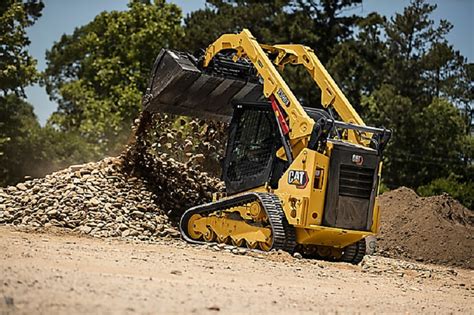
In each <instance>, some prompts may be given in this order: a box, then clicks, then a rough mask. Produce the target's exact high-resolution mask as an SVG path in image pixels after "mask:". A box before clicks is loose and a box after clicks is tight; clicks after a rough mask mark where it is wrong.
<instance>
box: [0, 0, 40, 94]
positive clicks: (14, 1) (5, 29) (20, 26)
mask: <svg viewBox="0 0 474 315" xmlns="http://www.w3.org/2000/svg"><path fill="white" fill-rule="evenodd" d="M43 6H44V5H43V3H42V2H41V1H38V0H28V1H20V0H5V1H2V2H1V4H0V90H1V91H2V93H3V96H5V95H7V94H8V93H15V94H16V95H18V96H22V97H24V96H25V92H24V88H25V87H26V86H28V85H29V84H32V83H35V82H36V81H37V79H38V73H37V71H36V60H35V59H33V57H31V56H30V54H29V53H28V51H27V50H26V47H27V46H28V45H29V44H30V41H29V39H28V37H27V36H26V30H25V29H26V28H27V27H29V26H31V25H33V24H34V22H35V21H36V20H37V19H38V18H39V17H40V16H41V10H42V9H43Z"/></svg>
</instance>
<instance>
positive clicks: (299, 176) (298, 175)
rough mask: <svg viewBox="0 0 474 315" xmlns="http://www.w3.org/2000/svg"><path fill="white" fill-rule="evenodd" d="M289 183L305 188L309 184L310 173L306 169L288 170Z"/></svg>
mask: <svg viewBox="0 0 474 315" xmlns="http://www.w3.org/2000/svg"><path fill="white" fill-rule="evenodd" d="M288 184H290V185H296V188H299V189H303V188H305V187H306V185H307V184H308V174H307V173H306V171H293V170H290V171H289V172H288Z"/></svg>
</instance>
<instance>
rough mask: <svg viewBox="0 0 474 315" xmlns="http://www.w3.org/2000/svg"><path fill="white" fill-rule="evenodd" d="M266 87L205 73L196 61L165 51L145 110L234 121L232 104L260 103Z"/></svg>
mask: <svg viewBox="0 0 474 315" xmlns="http://www.w3.org/2000/svg"><path fill="white" fill-rule="evenodd" d="M262 91H263V87H262V85H261V84H259V83H258V82H255V81H250V80H246V79H244V78H239V77H236V76H235V75H232V72H230V75H226V74H212V73H211V72H210V71H206V72H204V71H201V70H200V69H199V68H198V66H197V61H196V59H195V58H194V57H193V56H191V55H189V54H187V53H182V52H176V51H171V50H167V49H162V50H161V51H160V53H159V54H158V57H157V58H156V61H155V64H154V67H153V73H152V76H151V81H150V85H149V87H148V89H147V94H146V95H145V97H144V101H143V105H144V109H145V110H147V111H150V112H166V113H172V114H178V115H184V116H193V117H197V118H201V119H216V120H221V121H230V118H231V116H232V111H233V107H232V102H234V101H246V102H251V101H259V100H262V99H263V94H262Z"/></svg>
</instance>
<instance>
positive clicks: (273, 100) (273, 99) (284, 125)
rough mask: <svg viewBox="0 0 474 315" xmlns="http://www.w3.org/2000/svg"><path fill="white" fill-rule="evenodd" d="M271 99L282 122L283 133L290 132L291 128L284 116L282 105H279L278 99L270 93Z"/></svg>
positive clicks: (279, 120)
mask: <svg viewBox="0 0 474 315" xmlns="http://www.w3.org/2000/svg"><path fill="white" fill-rule="evenodd" d="M270 101H271V102H272V108H273V111H274V112H275V115H276V116H277V118H278V122H279V123H280V126H281V130H282V131H283V134H284V135H286V134H288V132H290V128H289V127H288V124H287V123H286V120H285V117H284V116H283V113H282V112H281V110H280V106H278V103H277V100H276V98H275V96H274V95H270Z"/></svg>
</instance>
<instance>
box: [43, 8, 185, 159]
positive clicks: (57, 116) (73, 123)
mask: <svg viewBox="0 0 474 315" xmlns="http://www.w3.org/2000/svg"><path fill="white" fill-rule="evenodd" d="M180 23H181V11H180V9H179V8H178V7H177V6H175V5H173V4H166V3H164V2H163V1H155V2H154V3H151V2H150V1H131V2H130V3H129V10H127V11H121V12H118V11H112V12H103V13H101V14H99V15H98V16H96V17H95V18H94V20H93V21H91V22H90V23H88V24H87V25H85V26H82V27H80V28H77V29H76V30H75V31H74V33H73V34H72V35H63V36H62V37H61V39H60V40H59V42H56V43H55V44H54V46H53V47H52V48H51V50H50V51H48V52H47V55H46V58H47V60H48V67H47V69H46V71H45V77H46V86H47V90H48V92H49V94H50V96H51V97H52V98H53V99H54V100H56V101H57V102H58V104H59V107H58V110H57V111H56V112H55V113H54V114H53V115H52V116H51V118H50V120H49V124H50V125H52V126H55V127H57V128H59V130H61V131H64V132H75V133H77V134H80V135H82V136H83V137H84V138H85V139H86V140H87V141H88V142H89V143H91V144H94V145H95V149H94V150H95V151H102V152H110V151H111V150H112V151H113V150H114V149H117V146H119V145H120V144H123V143H124V142H125V139H126V138H127V137H128V135H129V132H130V126H131V123H132V121H133V119H134V118H135V117H136V116H137V114H138V113H139V111H140V110H141V109H140V104H141V96H142V94H143V92H144V91H145V90H146V87H147V82H148V79H149V74H150V70H151V67H152V65H153V62H154V60H155V57H156V55H157V53H158V52H159V51H160V49H161V48H163V47H175V46H176V45H177V42H178V41H179V39H180V38H181V37H182V29H181V24H180Z"/></svg>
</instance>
